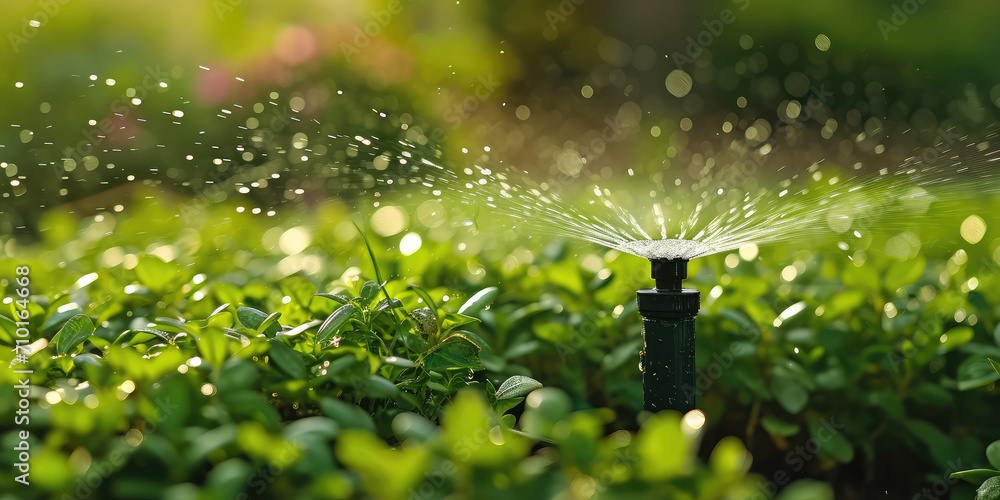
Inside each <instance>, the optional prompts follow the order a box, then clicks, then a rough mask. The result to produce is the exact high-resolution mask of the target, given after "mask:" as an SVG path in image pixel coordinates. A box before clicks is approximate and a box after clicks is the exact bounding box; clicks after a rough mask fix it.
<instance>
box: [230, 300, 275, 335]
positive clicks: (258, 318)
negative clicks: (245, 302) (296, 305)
mask: <svg viewBox="0 0 1000 500" xmlns="http://www.w3.org/2000/svg"><path fill="white" fill-rule="evenodd" d="M275 314H277V313H275ZM272 316H274V314H271V315H267V314H265V313H264V312H263V311H259V310H257V309H254V308H252V307H246V306H243V307H239V308H237V309H236V317H237V318H238V319H239V320H240V323H241V324H242V325H243V326H245V327H247V328H250V329H252V330H258V329H260V330H262V331H263V333H264V335H266V336H268V337H274V335H275V334H276V333H278V332H279V331H280V330H281V326H280V325H278V324H276V323H275V321H276V320H277V319H278V318H277V317H276V316H275V317H274V318H272ZM268 320H270V322H268V323H267V327H266V328H261V326H263V325H264V323H265V322H267V321H268Z"/></svg>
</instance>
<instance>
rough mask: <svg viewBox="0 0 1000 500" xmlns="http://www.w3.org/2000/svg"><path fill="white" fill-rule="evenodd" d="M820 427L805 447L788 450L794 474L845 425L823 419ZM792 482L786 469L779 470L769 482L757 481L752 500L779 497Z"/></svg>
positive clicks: (786, 458) (787, 459)
mask: <svg viewBox="0 0 1000 500" xmlns="http://www.w3.org/2000/svg"><path fill="white" fill-rule="evenodd" d="M819 424H820V427H819V429H818V430H817V431H816V433H815V436H813V437H811V438H809V440H807V441H806V443H805V444H804V445H799V446H796V447H795V448H793V449H791V450H788V453H786V454H785V465H786V466H788V467H791V469H792V471H793V472H802V469H805V467H806V463H808V462H809V461H811V460H812V459H813V458H815V457H816V454H817V453H819V449H820V446H821V445H822V444H823V443H826V442H828V441H830V440H831V439H833V438H834V436H836V435H837V434H840V431H841V430H843V428H844V424H838V423H837V422H836V419H835V418H834V417H830V419H829V420H827V419H825V418H821V419H820V420H819ZM791 481H792V476H791V474H789V473H788V472H787V471H786V470H785V469H778V470H777V471H776V472H775V473H774V474H773V475H772V476H771V479H769V480H764V479H762V480H760V481H757V490H758V491H756V492H754V494H753V496H751V497H749V498H750V499H751V500H758V499H760V500H766V499H769V498H774V497H775V496H777V494H778V492H779V491H781V488H782V487H783V486H785V485H786V484H788V483H789V482H791Z"/></svg>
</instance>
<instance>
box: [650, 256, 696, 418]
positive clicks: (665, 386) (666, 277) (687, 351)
mask: <svg viewBox="0 0 1000 500" xmlns="http://www.w3.org/2000/svg"><path fill="white" fill-rule="evenodd" d="M650 262H652V264H653V273H652V276H653V279H654V280H656V287H655V288H645V289H642V290H639V291H638V292H637V295H638V305H639V315H640V316H642V337H643V352H642V353H641V356H640V361H639V367H640V369H641V370H642V371H643V376H642V391H643V407H644V408H645V409H646V410H648V411H651V412H654V413H655V412H658V411H661V410H676V411H679V412H681V413H687V412H689V411H691V410H693V409H694V408H695V400H694V399H695V372H694V317H695V316H696V315H697V314H698V308H699V307H700V301H701V294H700V293H699V292H698V290H692V289H686V288H681V281H682V280H683V279H684V278H687V263H688V261H687V260H685V259H650Z"/></svg>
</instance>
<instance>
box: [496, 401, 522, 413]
mask: <svg viewBox="0 0 1000 500" xmlns="http://www.w3.org/2000/svg"><path fill="white" fill-rule="evenodd" d="M521 401H524V398H523V397H517V398H506V399H498V400H497V402H496V405H494V408H493V409H494V410H496V412H497V415H503V414H504V413H507V412H508V411H510V410H512V409H514V407H515V406H517V405H519V404H521ZM511 416H513V415H511Z"/></svg>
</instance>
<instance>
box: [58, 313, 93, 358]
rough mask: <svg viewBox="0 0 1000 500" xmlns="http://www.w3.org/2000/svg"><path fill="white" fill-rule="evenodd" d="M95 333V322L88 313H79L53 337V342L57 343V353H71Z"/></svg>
mask: <svg viewBox="0 0 1000 500" xmlns="http://www.w3.org/2000/svg"><path fill="white" fill-rule="evenodd" d="M93 333H94V323H93V322H92V321H90V318H88V317H87V315H86V314H77V315H76V316H73V317H72V318H70V319H69V321H67V322H66V324H65V325H63V327H62V328H61V329H60V330H59V332H57V333H56V335H55V337H52V343H53V344H55V347H56V353H58V354H69V352H70V351H72V350H73V349H75V348H76V347H77V346H78V345H80V344H82V343H83V341H84V340H87V337H89V336H90V335H91V334H93Z"/></svg>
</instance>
